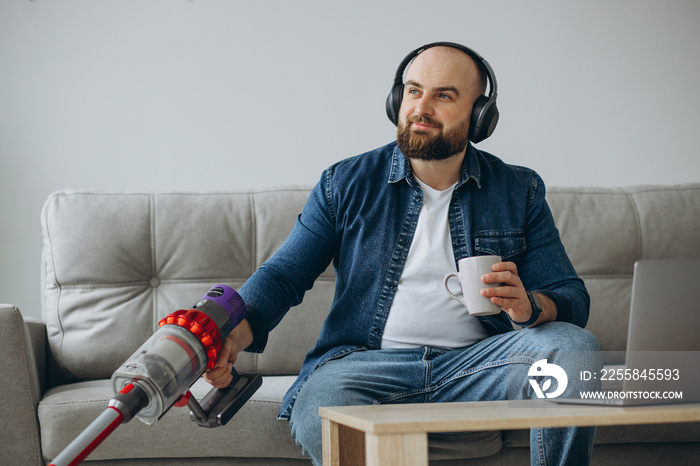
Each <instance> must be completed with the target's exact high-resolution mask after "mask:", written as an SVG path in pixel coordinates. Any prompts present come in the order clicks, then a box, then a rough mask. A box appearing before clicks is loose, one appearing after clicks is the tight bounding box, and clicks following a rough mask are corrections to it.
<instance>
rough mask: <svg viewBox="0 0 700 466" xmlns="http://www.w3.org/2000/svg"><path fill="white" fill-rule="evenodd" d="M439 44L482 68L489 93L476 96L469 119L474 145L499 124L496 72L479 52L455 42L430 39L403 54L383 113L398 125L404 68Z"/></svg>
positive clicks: (471, 139)
mask: <svg viewBox="0 0 700 466" xmlns="http://www.w3.org/2000/svg"><path fill="white" fill-rule="evenodd" d="M439 46H443V47H452V48H453V49H457V50H461V51H462V52H464V53H466V54H467V55H469V56H470V57H472V58H473V59H474V61H476V63H477V66H479V67H480V68H481V69H482V70H483V71H484V73H485V74H486V78H487V79H488V82H489V94H488V95H481V96H479V97H478V98H477V99H476V102H474V107H473V108H472V115H471V118H470V120H469V140H470V141H471V142H473V143H475V144H476V143H477V142H480V141H483V140H484V139H486V138H487V137H489V136H491V133H493V130H494V129H495V128H496V123H498V108H497V107H496V95H497V91H498V85H497V84H496V75H495V74H494V73H493V69H491V65H489V63H488V62H487V61H486V60H484V58H483V57H482V56H481V55H479V54H478V53H476V52H475V51H473V50H472V49H470V48H467V47H465V46H463V45H460V44H456V43H454V42H433V43H431V44H426V45H424V46H422V47H419V48H417V49H415V50H414V51H413V52H411V53H409V54H408V55H406V58H404V59H403V61H402V62H401V64H400V65H399V68H398V69H397V70H396V76H395V77H394V86H393V87H392V88H391V92H390V93H389V96H388V97H387V98H386V115H387V116H388V117H389V119H390V120H391V121H392V122H393V123H394V124H395V125H398V124H399V109H400V108H401V101H402V100H403V87H404V84H403V74H404V71H406V67H407V66H408V65H409V63H411V61H413V59H414V58H416V57H417V56H418V54H420V53H421V52H423V51H424V50H427V49H429V48H432V47H439Z"/></svg>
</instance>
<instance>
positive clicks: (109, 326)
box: [42, 184, 700, 380]
mask: <svg viewBox="0 0 700 466" xmlns="http://www.w3.org/2000/svg"><path fill="white" fill-rule="evenodd" d="M308 194H309V189H308V188H306V187H290V188H278V189H270V190H261V191H254V192H209V193H114V192H95V191H60V192H56V193H54V194H52V195H51V196H50V197H49V198H48V200H47V201H46V204H45V206H44V209H43V212H42V226H43V234H44V248H43V254H42V264H43V270H42V308H43V315H44V319H45V321H46V325H47V333H48V341H49V347H50V351H51V355H52V358H51V359H52V360H54V361H55V363H56V364H57V366H58V367H59V368H60V369H61V371H62V372H63V373H64V374H65V375H67V376H68V377H69V378H70V379H72V380H85V379H94V378H104V377H109V376H110V375H111V374H112V372H113V371H114V370H115V369H116V368H117V367H118V366H119V365H120V364H121V363H122V362H124V360H126V358H127V357H129V356H130V355H131V354H132V353H133V352H134V351H135V350H136V349H137V348H138V346H139V345H140V344H141V343H143V341H145V340H146V339H147V338H148V337H149V336H150V335H151V334H152V333H153V332H154V331H155V330H156V329H157V325H158V320H160V319H161V318H162V317H164V316H165V315H167V314H169V313H171V312H173V311H175V310H178V309H182V308H187V307H189V306H191V305H193V304H195V303H196V302H197V301H198V300H199V298H200V297H201V296H202V295H203V294H204V293H205V292H206V291H207V290H208V289H209V288H210V287H211V286H212V285H214V284H217V283H224V284H228V285H230V286H233V287H234V288H239V287H240V286H241V285H242V284H243V283H244V282H245V280H246V279H247V278H248V277H249V276H250V275H251V274H252V273H253V272H254V271H255V270H256V269H257V268H258V267H259V266H260V265H261V264H262V263H263V262H264V261H265V260H266V259H267V258H268V257H269V256H270V255H272V253H273V252H274V251H275V250H276V249H277V247H278V246H279V245H280V244H281V243H282V241H283V240H284V239H285V238H286V236H287V234H288V233H289V231H290V230H291V228H292V226H293V225H294V222H295V219H296V216H297V215H298V214H299V213H300V212H301V210H302V208H303V205H304V203H305V201H306V198H307V197H308ZM548 201H549V203H550V206H551V208H552V212H553V214H554V217H555V221H556V222H557V225H558V227H559V229H560V233H561V236H562V240H563V242H564V245H565V246H566V248H567V251H568V253H569V255H570V257H571V259H572V261H573V263H574V266H575V267H576V269H577V271H578V272H579V274H580V275H581V277H582V278H583V279H584V280H585V281H586V284H587V286H588V289H589V292H590V294H591V298H592V306H591V317H590V319H589V325H588V328H589V329H590V330H591V331H593V332H594V333H595V334H596V336H597V337H598V339H599V340H600V341H601V344H602V346H603V348H604V349H606V350H624V349H625V342H626V335H627V319H628V315H629V301H630V290H631V282H632V269H633V265H634V262H635V261H636V260H638V259H641V258H668V257H696V258H700V235H698V233H697V232H698V229H699V227H700V184H697V185H686V186H667V187H661V186H656V187H636V188H628V189H586V188H566V189H561V188H560V189H557V188H553V189H550V191H549V193H548ZM333 290H334V276H333V271H332V268H329V269H328V270H326V272H324V273H323V274H322V276H321V277H320V278H319V280H318V281H317V282H316V284H315V285H314V288H313V289H312V290H311V291H309V292H308V293H307V295H306V297H305V299H304V302H303V303H302V304H301V305H299V306H298V307H297V308H295V309H293V310H292V311H291V312H290V314H293V315H292V316H291V317H290V318H286V319H283V320H282V322H281V323H280V325H279V326H278V327H277V328H276V329H275V330H274V331H273V332H272V334H271V335H270V338H269V342H268V347H267V349H266V350H265V352H264V353H263V354H260V355H257V354H248V353H244V354H241V356H240V357H239V361H238V362H237V368H238V369H239V370H240V371H242V372H256V373H261V374H295V373H298V371H299V368H300V367H301V363H302V360H303V358H304V355H305V354H306V352H307V351H308V350H309V349H310V348H311V347H312V346H313V344H314V342H315V340H316V337H317V335H318V332H319V330H320V328H321V324H322V322H323V319H324V318H325V315H326V314H327V312H328V308H329V306H330V303H331V301H332V298H333Z"/></svg>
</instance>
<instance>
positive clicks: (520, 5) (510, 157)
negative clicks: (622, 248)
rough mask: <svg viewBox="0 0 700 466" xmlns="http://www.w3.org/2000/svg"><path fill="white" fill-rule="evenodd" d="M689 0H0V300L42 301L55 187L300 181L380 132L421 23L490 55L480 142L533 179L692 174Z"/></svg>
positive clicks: (382, 139)
mask: <svg viewBox="0 0 700 466" xmlns="http://www.w3.org/2000/svg"><path fill="white" fill-rule="evenodd" d="M698 20H700V2H696V1H694V0H687V1H679V0H656V1H651V0H626V1H625V0H600V1H556V0H530V1H527V2H525V1H520V0H501V1H490V2H485V1H481V0H480V1H473V0H442V1H440V0H438V1H430V2H425V1H412V0H398V1H378V0H354V1H347V2H337V1H322V0H316V1H314V0H306V1H285V0H261V1H231V0H194V1H186V0H147V1H146V0H101V1H95V0H60V1H58V0H54V1H50V0H35V1H28V0H4V1H2V3H0V222H1V223H0V274H1V276H0V302H9V303H13V304H17V305H19V306H20V308H21V309H22V311H23V313H24V314H25V315H30V316H36V317H38V316H39V315H40V308H39V306H40V303H39V263H40V261H39V259H40V249H41V231H40V224H39V213H40V210H41V206H42V204H43V201H44V200H45V199H46V197H47V196H48V195H49V193H51V192H52V191H54V190H57V189H62V188H97V189H107V190H142V191H162V190H210V189H214V190H227V189H248V188H258V187H267V186H274V185H280V184H312V183H315V182H316V180H317V179H318V176H319V175H320V172H321V170H323V169H324V168H325V167H326V166H328V165H329V164H331V163H333V162H335V161H337V160H339V159H342V158H345V157H347V156H351V155H355V154H357V153H360V152H364V151H366V150H369V149H372V148H375V147H377V146H379V145H382V144H384V143H386V142H389V141H390V140H392V139H393V138H394V128H393V126H392V125H391V123H390V122H389V121H388V120H387V118H386V117H385V114H384V99H385V97H386V94H387V92H388V90H389V87H390V84H391V80H392V78H393V74H394V71H395V69H396V66H397V65H398V63H399V62H400V60H401V58H403V56H404V55H405V54H406V53H408V52H409V51H410V50H411V49H413V48H415V47H417V46H419V45H422V44H424V43H427V42H431V41H435V40H451V41H456V42H461V43H463V44H465V45H468V46H471V47H473V48H474V49H476V50H477V51H479V52H480V53H481V54H483V55H484V56H485V57H486V58H487V60H488V61H489V62H490V63H491V65H492V66H493V68H494V70H495V72H496V75H497V77H498V83H499V91H500V92H499V108H500V110H501V121H500V123H499V127H498V129H497V130H496V133H495V134H494V136H493V137H492V139H491V140H487V141H485V142H483V143H482V144H480V147H481V148H482V149H484V150H488V151H490V152H493V153H495V154H496V155H498V156H500V157H501V158H503V159H505V160H506V161H509V162H511V163H516V164H521V165H527V166H530V167H532V168H535V169H536V170H538V171H539V172H540V173H541V174H542V176H543V177H544V179H545V181H546V182H547V183H548V185H550V186H573V185H584V186H629V185H636V184H674V183H685V182H697V181H700V160H698V159H699V158H698V156H697V149H696V146H697V144H698V132H699V131H700V125H699V123H700V114H699V112H700V110H699V109H700V93H699V92H698V90H697V89H698V83H700V58H699V55H700V54H699V53H698V51H699V50H700V28H698V27H697V25H698V22H699V21H698Z"/></svg>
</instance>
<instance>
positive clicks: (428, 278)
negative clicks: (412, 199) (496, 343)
mask: <svg viewBox="0 0 700 466" xmlns="http://www.w3.org/2000/svg"><path fill="white" fill-rule="evenodd" d="M417 181H418V183H419V185H420V187H421V189H422V190H423V206H422V208H421V211H420V214H419V216H418V224H417V225H416V232H415V236H414V237H413V243H412V244H411V248H410V249H409V252H408V257H407V258H406V264H405V266H404V269H403V272H402V274H401V279H400V280H399V285H398V288H397V290H396V295H395V296H394V302H393V303H392V305H391V310H390V311H389V317H388V318H387V322H386V327H385V329H384V335H383V339H382V349H389V348H421V347H423V346H433V347H439V348H462V347H464V346H469V345H471V344H473V343H476V342H477V341H479V340H483V339H484V338H486V337H487V336H488V334H487V333H486V330H485V329H484V327H483V326H482V325H481V323H480V322H479V320H478V319H477V318H476V317H473V316H471V315H469V313H468V312H467V308H466V307H465V306H464V305H463V304H462V303H460V302H459V301H456V300H455V299H453V298H451V297H450V295H449V294H447V291H446V290H445V288H444V286H443V284H442V281H443V278H444V277H445V275H447V274H448V273H450V272H456V271H457V267H456V265H455V259H454V252H453V250H452V239H451V236H450V225H449V221H448V209H449V206H450V200H451V198H452V191H453V190H454V186H452V187H450V188H448V189H446V190H445V191H437V190H435V189H433V188H431V187H430V186H428V185H426V184H425V183H423V182H421V181H420V180H417Z"/></svg>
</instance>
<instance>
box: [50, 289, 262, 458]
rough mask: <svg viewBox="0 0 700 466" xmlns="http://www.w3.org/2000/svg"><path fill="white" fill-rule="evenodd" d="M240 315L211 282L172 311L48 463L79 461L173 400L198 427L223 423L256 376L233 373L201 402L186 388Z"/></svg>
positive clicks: (241, 308) (239, 304)
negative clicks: (93, 414)
mask: <svg viewBox="0 0 700 466" xmlns="http://www.w3.org/2000/svg"><path fill="white" fill-rule="evenodd" d="M245 315H246V307H245V303H244V302H243V299H242V298H241V296H240V295H239V294H238V293H236V291H235V290H233V289H232V288H229V287H228V286H225V285H216V286H214V287H213V288H211V289H210V290H209V291H208V292H207V294H206V295H204V296H203V297H202V299H201V301H199V302H198V303H197V304H196V305H195V306H194V307H193V308H192V309H189V310H180V311H176V312H174V313H172V314H170V315H168V316H167V317H166V318H164V319H162V320H161V321H160V322H159V323H158V324H159V326H160V328H159V329H158V330H157V331H156V332H155V333H154V334H153V335H152V336H151V338H149V339H148V340H147V341H146V342H145V343H144V344H143V345H142V346H141V347H140V348H139V349H138V350H137V351H136V352H135V353H134V354H133V355H131V357H130V358H129V359H127V360H126V362H125V363H124V364H122V365H121V367H119V369H117V370H116V372H114V374H112V388H113V389H114V393H115V395H114V397H113V398H112V399H111V400H110V401H109V406H108V408H107V409H105V410H104V412H103V413H102V414H101V415H100V416H99V417H98V418H97V419H95V420H94V421H93V422H92V424H90V425H89V426H88V427H87V428H86V429H85V430H84V431H83V432H82V433H81V434H80V435H79V436H78V437H77V438H76V439H75V440H73V442H71V443H70V444H69V445H68V446H67V447H66V448H65V450H63V451H62V452H61V453H60V454H59V455H58V456H57V457H56V458H55V459H54V460H53V462H52V463H51V464H50V465H49V466H74V465H77V464H80V463H81V462H82V461H83V460H84V459H85V458H86V457H87V456H88V455H89V454H90V453H91V452H92V451H93V450H94V449H95V448H96V447H97V446H98V445H99V444H100V443H102V441H103V440H104V439H105V438H107V436H109V434H111V433H112V432H113V431H114V430H115V429H116V428H117V427H119V425H120V424H123V423H127V422H129V421H130V420H131V419H132V418H133V417H137V418H139V419H140V420H141V421H143V422H145V423H146V424H149V425H150V424H154V423H155V422H156V421H158V419H160V418H161V417H162V416H163V415H164V414H165V413H166V412H167V411H168V410H169V409H170V408H171V407H172V406H173V405H175V406H188V407H189V408H190V418H191V419H192V420H193V421H194V422H196V423H197V424H198V425H200V426H202V427H216V426H221V425H225V424H226V423H227V422H228V421H229V420H230V419H231V418H232V417H233V415H234V414H236V412H238V410H239V409H240V408H241V406H243V404H244V403H245V402H246V401H248V399H249V398H250V397H251V395H252V394H253V393H255V391H256V390H257V389H258V388H259V387H260V385H261V384H262V377H260V376H259V375H239V374H238V373H237V372H236V370H235V369H233V370H232V372H231V373H232V375H233V381H232V382H231V384H230V385H229V386H228V387H227V388H223V389H216V388H214V389H212V390H211V391H209V393H207V394H206V395H205V396H204V398H202V401H201V404H200V403H199V402H198V401H197V400H196V399H195V398H194V397H193V396H192V395H191V393H190V391H189V389H190V387H191V386H192V384H194V382H195V381H196V380H197V379H198V378H199V377H200V376H201V375H202V373H203V372H204V371H205V370H207V369H213V368H214V365H215V363H216V357H217V355H218V353H219V350H220V349H221V344H222V342H223V340H224V339H225V338H226V336H227V335H228V334H229V333H231V331H232V330H233V329H234V328H235V327H236V326H237V325H238V324H239V323H240V322H241V321H242V320H243V318H244V317H245Z"/></svg>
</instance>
